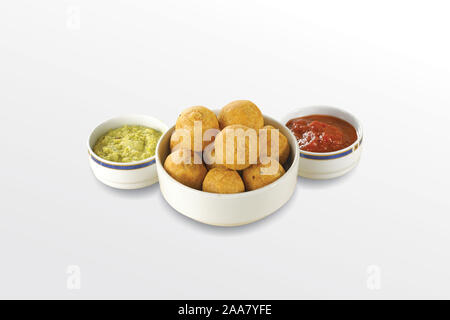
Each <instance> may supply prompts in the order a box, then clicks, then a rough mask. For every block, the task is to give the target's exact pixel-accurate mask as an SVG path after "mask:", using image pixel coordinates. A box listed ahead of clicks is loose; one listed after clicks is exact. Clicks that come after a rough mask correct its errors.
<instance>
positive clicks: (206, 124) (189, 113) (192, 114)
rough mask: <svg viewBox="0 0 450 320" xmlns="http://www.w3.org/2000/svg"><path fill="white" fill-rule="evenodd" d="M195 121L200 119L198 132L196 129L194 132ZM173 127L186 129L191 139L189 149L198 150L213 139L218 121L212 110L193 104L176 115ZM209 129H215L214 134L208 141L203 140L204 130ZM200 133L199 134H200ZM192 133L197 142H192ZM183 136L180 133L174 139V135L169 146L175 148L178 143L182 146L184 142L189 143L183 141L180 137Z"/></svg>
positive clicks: (217, 129)
mask: <svg viewBox="0 0 450 320" xmlns="http://www.w3.org/2000/svg"><path fill="white" fill-rule="evenodd" d="M196 121H200V122H201V124H202V130H201V132H200V130H198V132H197V131H195V132H194V124H195V122H196ZM175 129H176V131H178V130H179V129H184V130H187V131H188V132H189V134H190V140H191V141H190V146H189V149H190V150H193V151H197V152H200V151H202V150H203V149H204V148H205V147H206V146H207V145H208V144H210V143H211V142H213V141H214V136H215V134H216V133H217V132H218V131H219V122H218V120H217V117H216V115H215V113H214V112H212V111H211V110H209V109H208V108H206V107H202V106H195V107H190V108H187V109H185V110H183V112H181V114H180V116H179V117H178V119H177V122H176V124H175ZM209 129H214V130H216V131H215V134H214V135H212V136H211V138H210V139H208V141H203V137H204V134H205V131H207V130H209ZM200 134H201V136H200ZM194 135H195V136H196V138H197V139H198V143H197V144H195V143H194ZM183 136H184V135H182V134H180V135H179V137H178V138H177V139H175V137H174V139H173V141H171V147H174V149H175V146H176V145H177V144H179V143H182V144H183V146H185V144H186V145H189V143H188V142H184V141H183V138H182V137H183ZM171 140H172V139H171Z"/></svg>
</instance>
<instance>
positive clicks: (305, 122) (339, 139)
mask: <svg viewBox="0 0 450 320" xmlns="http://www.w3.org/2000/svg"><path fill="white" fill-rule="evenodd" d="M286 126H287V127H288V128H289V129H290V130H291V131H292V132H293V133H294V135H295V137H296V138H297V141H298V145H299V147H300V149H301V150H305V151H311V152H333V151H337V150H341V149H344V148H346V147H348V146H350V145H352V144H353V142H355V141H356V139H357V137H358V136H357V134H356V130H355V128H354V127H353V126H352V125H351V124H350V123H348V122H347V121H345V120H342V119H339V118H336V117H332V116H327V115H321V114H314V115H310V116H306V117H300V118H295V119H291V120H289V121H288V122H287V123H286Z"/></svg>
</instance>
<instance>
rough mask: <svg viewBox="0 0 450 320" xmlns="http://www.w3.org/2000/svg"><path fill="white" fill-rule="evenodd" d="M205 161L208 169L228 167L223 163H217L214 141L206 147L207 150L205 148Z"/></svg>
mask: <svg viewBox="0 0 450 320" xmlns="http://www.w3.org/2000/svg"><path fill="white" fill-rule="evenodd" d="M211 149H212V150H211ZM203 162H204V163H205V166H206V169H208V170H211V169H213V168H223V169H226V168H227V167H225V166H224V165H223V164H219V163H216V150H215V149H214V143H211V144H210V145H208V146H207V147H206V148H205V150H203Z"/></svg>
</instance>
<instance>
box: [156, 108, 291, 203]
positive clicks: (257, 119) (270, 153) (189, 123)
mask: <svg viewBox="0 0 450 320" xmlns="http://www.w3.org/2000/svg"><path fill="white" fill-rule="evenodd" d="M195 121H200V122H201V124H202V130H201V134H202V137H203V135H204V133H205V132H206V131H207V130H210V129H212V130H216V131H215V132H216V133H217V135H213V136H209V137H208V139H206V141H202V140H203V139H202V140H200V141H199V140H197V143H194V135H195V134H197V135H199V132H200V131H199V130H198V129H197V130H194V123H195ZM179 129H183V130H179ZM248 129H254V130H255V131H254V134H252V135H249V134H248V133H249V132H251V131H248V132H247V130H248ZM260 130H261V131H260ZM272 130H276V129H275V128H274V127H272V126H270V125H266V126H264V117H263V114H262V113H261V110H259V108H258V107H257V106H256V105H255V104H254V103H253V102H251V101H248V100H237V101H233V102H231V103H229V104H227V105H226V106H225V107H223V108H222V109H221V111H220V113H219V115H218V117H216V115H215V113H214V112H213V111H211V110H209V109H208V108H206V107H203V106H195V107H190V108H188V109H186V110H184V111H183V112H182V113H181V114H180V116H179V117H178V119H177V121H176V125H175V131H174V132H173V134H172V136H171V138H170V150H171V153H170V155H169V156H168V157H167V158H166V160H165V162H164V168H165V169H166V171H167V172H168V173H169V175H170V176H171V177H172V178H174V179H175V180H177V181H178V182H180V183H182V184H184V185H186V186H188V187H191V188H194V189H197V190H203V191H204V192H212V193H222V194H232V193H240V192H245V191H252V190H256V189H259V188H262V187H264V186H266V185H268V184H270V183H272V182H274V181H276V180H277V179H279V178H280V177H281V176H282V175H283V174H284V173H285V170H284V168H283V164H284V163H285V162H286V161H287V159H288V158H289V153H290V148H289V144H288V140H287V138H286V137H285V136H284V135H283V134H282V133H281V132H279V133H278V135H279V136H278V140H279V148H278V150H276V148H275V147H274V145H273V144H272V139H271V134H272ZM208 132H210V131H208ZM211 132H214V131H211ZM246 132H247V134H245V133H246ZM241 133H242V134H245V136H244V137H245V138H242V139H239V135H240V134H241ZM261 133H263V134H264V135H265V136H266V137H267V138H266V139H265V140H262V141H263V145H262V147H261V148H259V136H260V134H261ZM274 134H276V131H275V132H274ZM233 135H234V137H233ZM202 137H200V139H201V138H202ZM227 137H229V138H228V140H234V143H233V144H232V145H230V144H228V143H226V141H227ZM255 139H256V140H255ZM264 142H266V143H264ZM260 149H261V150H260ZM261 156H264V161H263V159H262V157H261ZM266 157H269V158H270V160H269V159H268V158H266ZM276 157H278V161H276V160H275V159H274V158H276ZM227 159H232V160H233V161H231V162H230V161H227ZM238 160H239V161H238ZM268 169H271V171H265V170H268ZM264 172H265V173H266V174H264ZM268 172H269V173H270V174H267V173H268Z"/></svg>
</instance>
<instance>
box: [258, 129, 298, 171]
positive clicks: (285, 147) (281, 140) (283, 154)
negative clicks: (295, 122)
mask: <svg viewBox="0 0 450 320" xmlns="http://www.w3.org/2000/svg"><path fill="white" fill-rule="evenodd" d="M272 130H277V129H276V128H274V127H272V126H269V125H267V126H264V127H263V128H262V129H261V130H260V131H259V138H260V139H262V137H263V136H264V132H265V134H266V137H267V146H266V148H264V146H263V147H262V148H261V150H260V156H262V155H263V154H264V155H265V156H266V157H271V158H276V157H277V156H278V161H279V162H280V163H281V164H284V163H285V162H286V160H287V159H288V157H289V153H290V151H291V149H290V147H289V143H288V139H287V138H286V136H285V135H283V134H282V133H281V132H280V131H279V130H278V150H279V152H278V154H277V150H274V152H272ZM275 132H276V131H275ZM274 148H275V146H274Z"/></svg>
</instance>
